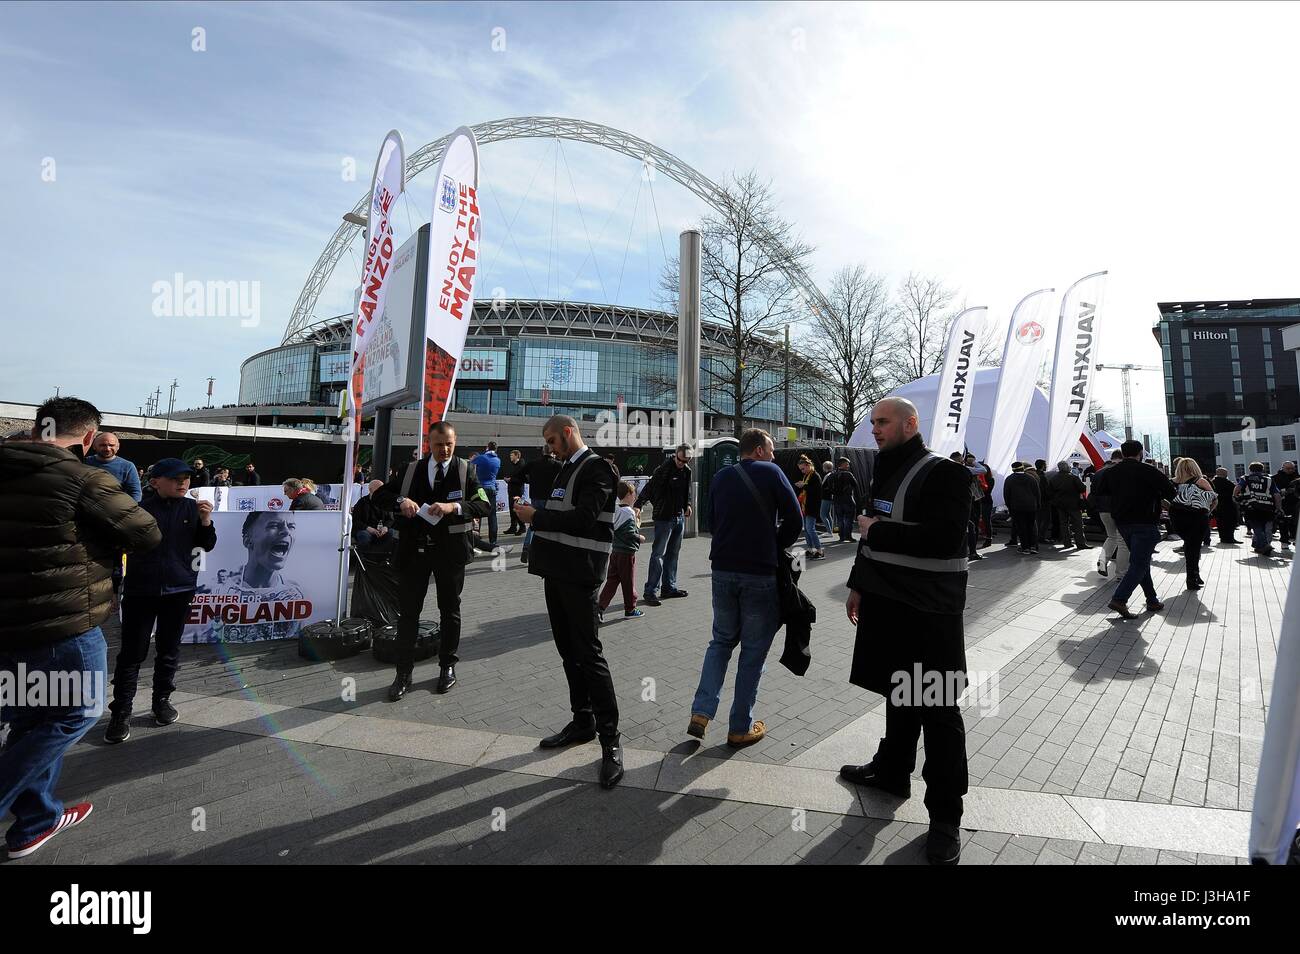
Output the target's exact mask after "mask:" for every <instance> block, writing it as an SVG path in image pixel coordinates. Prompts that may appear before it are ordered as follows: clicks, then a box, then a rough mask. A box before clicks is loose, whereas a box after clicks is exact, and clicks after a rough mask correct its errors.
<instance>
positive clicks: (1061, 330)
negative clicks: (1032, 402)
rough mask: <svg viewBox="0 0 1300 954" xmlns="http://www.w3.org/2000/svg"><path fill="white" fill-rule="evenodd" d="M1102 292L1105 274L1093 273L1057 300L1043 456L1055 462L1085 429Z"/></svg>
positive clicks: (1093, 377)
mask: <svg viewBox="0 0 1300 954" xmlns="http://www.w3.org/2000/svg"><path fill="white" fill-rule="evenodd" d="M1105 291H1106V273H1105V272H1093V273H1092V274H1091V275H1085V276H1084V277H1083V278H1080V279H1079V280H1078V281H1077V282H1075V283H1074V284H1073V285H1071V286H1070V287H1069V288H1067V289H1066V291H1065V295H1064V296H1063V297H1062V298H1061V316H1060V325H1059V326H1058V331H1057V337H1056V358H1055V363H1054V365H1053V368H1052V393H1051V417H1050V423H1049V425H1048V431H1047V450H1048V458H1047V459H1048V462H1049V463H1050V464H1052V465H1053V466H1054V465H1055V463H1056V461H1058V460H1065V458H1066V456H1067V455H1069V454H1071V453H1072V452H1073V451H1074V446H1075V444H1077V443H1078V442H1079V435H1080V434H1083V433H1084V432H1085V431H1087V430H1088V426H1087V425H1088V417H1087V415H1088V402H1089V401H1090V400H1091V399H1092V384H1093V381H1094V380H1095V379H1096V377H1097V368H1096V364H1097V353H1098V352H1097V347H1098V342H1099V340H1100V338H1099V335H1100V331H1101V302H1102V298H1103V296H1104V294H1105Z"/></svg>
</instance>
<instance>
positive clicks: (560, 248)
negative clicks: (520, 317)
mask: <svg viewBox="0 0 1300 954" xmlns="http://www.w3.org/2000/svg"><path fill="white" fill-rule="evenodd" d="M1297 28H1300V6H1296V5H1291V4H1280V3H1279V4H1259V5H1253V4H1248V3H1233V4H1223V5H1220V4H1214V3H1200V4H1181V3H1159V4H1149V5H1147V4H1139V3H1125V4H1106V3H1090V4H1069V3H1054V4H1046V3H1044V4H1038V3H1010V4H981V3H961V4H946V3H906V4H893V3H881V4H851V3H835V4H830V5H820V4H791V3H781V4H772V5H764V4H739V5H732V4H708V3H692V4H683V5H676V4H648V3H647V4H601V3H592V4H581V5H569V4H528V3H520V4H474V5H462V4H455V5H423V4H415V3H402V4H382V3H381V4H346V3H330V4H311V3H296V4H284V5H277V4H257V5H238V4H168V5H145V4H141V5H132V4H125V5H124V4H113V3H96V4H88V5H79V4H40V5H36V4H4V5H0V91H2V92H0V175H2V176H3V182H4V183H5V185H6V186H7V188H6V189H5V191H4V195H5V211H6V212H7V216H6V218H7V220H8V224H9V227H8V228H6V229H4V230H3V231H2V232H0V260H3V261H6V262H9V263H10V265H11V267H12V269H13V271H10V270H9V269H6V274H7V275H8V277H9V282H8V283H7V284H8V285H9V287H10V288H11V289H13V290H14V292H15V300H13V301H12V304H11V306H10V308H9V309H8V310H7V312H6V315H5V317H4V319H3V321H4V322H5V326H6V330H7V331H8V335H7V336H6V338H7V341H8V342H9V346H7V347H5V348H4V349H3V351H2V352H0V374H2V375H3V384H4V386H3V388H0V400H10V401H25V402H37V401H40V400H42V399H43V398H44V397H46V396H48V395H50V394H52V393H54V391H55V388H56V387H58V388H60V389H61V391H62V393H65V394H67V393H75V394H78V395H79V396H82V397H85V398H87V399H89V400H91V401H94V402H95V403H96V404H98V405H99V406H100V407H101V408H102V409H105V410H113V411H122V412H134V411H135V410H136V409H137V408H138V407H139V406H140V405H142V404H143V403H144V402H145V400H146V396H147V395H148V394H149V393H151V392H153V391H154V389H155V388H161V389H162V393H163V402H164V406H165V404H166V400H167V389H168V385H169V384H170V383H171V381H172V380H173V379H175V380H176V381H177V382H178V388H177V399H176V404H177V407H196V406H201V405H203V404H204V403H206V400H207V397H206V390H207V380H208V378H209V377H212V378H215V383H214V402H215V403H217V404H222V403H227V402H233V401H234V400H235V399H236V397H237V393H238V382H239V364H240V362H241V361H242V360H243V359H245V358H247V357H249V356H250V355H252V354H255V353H257V352H259V351H262V350H265V349H267V348H271V347H274V346H276V345H277V344H279V342H280V340H281V337H282V335H283V332H284V328H285V325H286V323H287V321H288V318H289V315H290V314H291V312H292V309H293V305H294V302H295V301H296V299H297V297H298V293H299V291H300V290H301V288H302V285H303V283H304V281H305V280H306V278H307V275H308V274H309V272H310V270H311V268H312V266H313V264H314V263H315V261H316V259H317V257H318V256H319V255H320V253H321V251H322V250H323V249H324V247H325V245H326V243H327V242H328V240H329V238H330V236H331V235H332V234H333V231H334V229H335V227H336V226H337V225H338V223H339V221H340V216H341V215H342V213H343V212H346V211H348V210H350V209H351V207H352V206H353V205H354V204H355V203H356V201H357V199H358V198H359V197H360V196H361V194H362V193H363V192H364V191H365V190H366V188H367V186H368V182H369V176H370V171H371V168H372V167H373V164H374V157H375V154H376V152H377V150H378V148H379V145H380V143H381V141H382V139H383V136H384V134H385V133H386V132H387V131H388V130H389V129H390V128H397V129H398V130H400V131H401V132H402V134H403V136H404V139H405V142H406V148H407V153H408V155H409V154H410V153H412V152H414V151H415V150H416V149H418V148H419V147H420V146H422V145H424V144H425V143H427V142H430V141H432V140H434V139H437V138H438V137H440V136H442V135H444V134H446V133H447V132H450V131H451V130H452V129H454V128H455V127H456V126H459V125H462V124H464V125H472V124H475V123H479V122H484V121H488V120H492V119H499V118H503V117H509V116H528V115H548V116H567V117H573V118H578V119H583V120H588V121H591V122H596V123H602V124H605V125H608V126H612V127H615V128H617V129H622V130H626V131H627V132H630V133H633V134H635V135H637V136H640V137H641V138H643V139H646V140H648V141H650V142H652V143H654V144H655V145H657V146H659V147H661V148H663V149H665V150H667V151H668V152H670V153H672V154H673V155H675V156H677V157H678V158H680V159H682V160H683V161H684V162H686V163H688V164H690V165H691V166H693V167H694V168H695V169H697V170H698V171H699V172H701V173H702V174H703V175H705V176H707V177H709V178H711V179H713V180H715V181H719V180H722V179H724V178H726V177H727V176H728V175H731V174H733V173H740V172H747V171H750V170H753V171H755V172H756V173H758V174H759V175H760V176H761V177H762V178H764V179H766V180H769V181H770V182H771V185H772V189H773V191H774V194H775V195H776V197H777V199H778V201H779V203H780V211H781V213H782V215H784V216H785V217H786V218H787V219H789V220H790V221H792V222H793V223H794V225H795V227H796V230H797V232H798V233H799V234H800V235H801V236H802V237H803V239H804V240H806V241H808V242H810V243H811V244H812V245H813V246H815V248H816V251H815V253H814V255H813V256H812V258H811V260H810V269H809V271H810V274H811V276H812V278H813V280H814V281H815V282H817V283H818V284H819V285H821V286H822V287H823V288H825V287H827V286H828V285H829V281H830V277H831V275H832V274H833V273H834V272H835V271H836V270H837V269H839V268H840V267H843V266H846V265H855V264H862V265H864V266H866V267H867V268H868V269H869V270H871V271H875V272H880V273H882V274H885V275H886V276H888V277H889V278H890V280H891V281H892V282H897V281H898V280H899V279H901V278H902V277H903V276H905V275H906V274H907V273H908V272H909V271H916V272H922V273H927V274H931V275H935V276H937V277H940V278H942V279H943V280H944V281H945V282H947V283H948V284H949V285H950V286H951V287H953V288H954V289H956V290H957V291H958V295H959V298H960V299H961V300H964V301H966V302H967V303H968V304H970V305H979V304H983V305H987V306H989V308H990V316H991V325H990V333H995V332H996V333H998V334H1000V333H1001V331H1000V330H999V328H1002V329H1004V328H1005V326H1006V322H1007V320H1008V319H1009V316H1010V312H1011V309H1012V308H1013V306H1014V304H1015V302H1016V301H1017V300H1019V299H1020V298H1021V297H1022V296H1023V295H1025V294H1027V293H1029V292H1030V291H1033V290H1035V289H1038V288H1043V287H1055V288H1057V289H1058V291H1063V290H1064V289H1065V288H1066V287H1067V286H1068V285H1069V284H1070V283H1071V282H1072V281H1074V280H1075V279H1076V278H1078V277H1080V276H1082V275H1084V274H1086V273H1089V272H1092V271H1096V270H1099V269H1106V270H1108V271H1109V273H1110V283H1109V289H1108V293H1107V298H1106V310H1105V312H1104V315H1103V319H1102V322H1103V323H1102V326H1101V332H1100V358H1101V360H1102V361H1103V362H1106V363H1118V362H1132V363H1138V364H1148V365H1159V363H1160V352H1159V348H1158V346H1157V345H1156V343H1155V339H1154V338H1153V337H1152V334H1151V327H1152V324H1153V323H1154V321H1155V320H1156V317H1157V313H1156V303H1157V302H1160V301H1183V300H1189V301H1191V300H1197V301H1200V300H1217V301H1227V300H1230V299H1246V298H1270V297H1294V296H1297V295H1300V275H1297V273H1296V267H1295V262H1296V260H1297V255H1296V252H1297V248H1296V245H1297V243H1296V239H1295V238H1294V237H1293V236H1294V232H1295V227H1294V223H1295V222H1296V221H1297V219H1300V194H1298V191H1300V179H1298V177H1297V176H1296V175H1295V171H1294V168H1295V157H1296V155H1297V154H1298V153H1300V150H1298V149H1297V145H1298V143H1297V139H1298V138H1300V127H1297V125H1296V123H1295V122H1294V115H1295V103H1296V102H1297V101H1298V97H1297V83H1298V82H1300V80H1297V78H1296V74H1295V72H1294V69H1293V67H1292V63H1293V61H1294V51H1293V48H1294V41H1295V38H1296V36H1297V35H1298V32H1297ZM430 178H431V177H430V176H427V175H426V176H424V177H419V178H416V179H415V180H414V181H413V182H412V183H410V185H409V188H408V192H407V197H406V198H405V199H404V200H403V205H404V212H403V213H399V215H398V216H397V225H398V239H399V241H400V240H402V239H404V238H405V237H406V236H408V235H409V234H410V232H411V230H412V229H413V228H416V227H418V226H419V224H420V223H421V222H423V221H427V219H428V217H429V209H430V208H431V205H432V201H433V199H432V189H433V184H432V182H431V181H425V180H426V179H430ZM482 179H483V183H484V192H485V195H486V203H485V205H484V208H483V214H484V235H485V238H484V252H483V255H484V257H483V266H484V267H483V274H482V275H481V276H480V279H479V280H480V283H481V284H480V285H479V288H480V295H490V294H491V293H492V291H493V290H494V289H501V293H502V294H505V295H506V296H508V297H516V296H518V297H554V298H566V299H571V300H589V301H609V302H617V303H620V304H625V305H641V306H655V307H657V306H659V305H660V304H661V301H660V295H659V292H658V276H659V273H660V271H661V270H662V268H663V265H664V261H665V256H666V255H667V256H671V255H672V254H674V253H675V248H676V242H677V238H676V237H677V235H678V233H679V232H680V231H681V230H682V229H684V228H688V227H691V226H693V225H695V224H696V223H697V222H698V220H699V218H700V217H701V215H703V214H704V213H705V212H707V208H706V207H705V206H704V205H703V203H702V202H701V201H699V200H698V199H696V198H695V197H694V196H693V195H691V194H690V193H689V192H687V190H685V189H684V188H682V187H681V186H680V185H678V184H677V183H675V182H673V181H672V180H671V179H669V178H667V177H666V176H665V175H663V174H662V173H660V174H658V175H655V176H651V177H647V176H645V175H643V170H642V169H641V166H640V164H639V163H638V162H636V161H635V160H633V159H629V158H627V157H625V156H621V155H617V154H615V153H612V152H609V151H606V150H603V149H601V148H599V147H597V146H594V145H589V144H583V143H574V142H561V143H558V144H557V142H556V141H555V140H513V141H506V142H499V143H489V144H486V145H484V147H483V149H482ZM359 246H360V242H359V241H358V242H357V243H356V245H355V248H354V251H353V252H350V253H349V254H348V255H346V256H344V258H343V259H342V260H341V261H340V262H339V264H338V267H337V269H336V270H335V273H334V275H333V276H332V278H331V281H330V283H329V285H328V286H327V287H326V289H325V292H324V294H323V295H322V296H321V300H320V302H319V303H318V306H317V309H316V314H317V315H318V316H319V317H328V316H330V315H334V314H340V313H343V312H345V311H348V310H349V309H350V305H351V289H352V288H353V287H354V286H355V284H356V280H357V275H358V272H359V259H358V257H357V255H356V252H357V251H359ZM177 275H181V276H183V281H186V282H188V281H195V280H197V281H201V282H224V281H235V282H240V283H245V284H243V285H241V286H240V287H241V288H243V289H244V290H245V293H246V296H249V297H246V301H247V302H248V303H249V304H250V306H251V304H252V302H253V300H254V299H252V297H251V295H252V293H253V290H254V289H255V290H256V299H255V300H256V304H257V309H256V313H255V314H253V309H252V308H251V307H250V309H249V310H248V312H247V313H246V314H245V315H242V316H241V315H226V316H222V315H206V316H188V317H186V316H184V315H179V316H178V315H168V314H166V313H165V311H166V309H165V308H163V307H162V305H161V304H160V301H161V300H163V299H167V298H168V297H169V294H170V292H169V290H170V288H171V286H172V285H173V284H175V281H176V278H175V276H177ZM159 283H162V284H161V285H160V284H159ZM160 290H167V292H168V293H167V294H160ZM159 312H163V313H159ZM1096 398H1097V399H1098V400H1100V401H1101V402H1102V403H1104V404H1105V405H1107V406H1109V407H1110V408H1111V409H1113V410H1114V411H1116V412H1118V411H1119V409H1120V406H1121V400H1120V390H1119V375H1118V373H1116V372H1103V373H1102V375H1101V379H1100V383H1099V386H1098V393H1097V395H1096ZM1134 411H1135V419H1136V420H1135V424H1136V429H1137V430H1138V431H1139V432H1148V433H1152V434H1155V435H1161V434H1163V433H1164V431H1165V418H1164V407H1163V380H1162V377H1161V375H1160V374H1159V373H1158V372H1144V373H1137V374H1135V375H1134Z"/></svg>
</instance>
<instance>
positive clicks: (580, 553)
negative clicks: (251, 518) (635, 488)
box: [528, 449, 617, 585]
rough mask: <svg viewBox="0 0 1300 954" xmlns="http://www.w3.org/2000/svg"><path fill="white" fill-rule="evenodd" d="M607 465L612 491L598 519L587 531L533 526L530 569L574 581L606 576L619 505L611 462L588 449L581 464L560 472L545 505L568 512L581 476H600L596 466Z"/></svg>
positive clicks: (546, 509) (592, 580)
mask: <svg viewBox="0 0 1300 954" xmlns="http://www.w3.org/2000/svg"><path fill="white" fill-rule="evenodd" d="M601 467H604V468H605V469H606V471H608V472H609V476H610V481H611V482H610V488H609V495H608V497H607V498H606V500H605V505H604V507H603V508H602V510H601V512H600V513H598V514H596V521H595V523H594V524H592V525H591V527H590V528H589V529H588V530H587V532H585V533H583V534H575V533H569V532H567V531H562V530H542V529H534V530H533V543H532V551H533V552H532V556H531V558H530V559H529V561H528V571H529V572H530V573H535V574H537V575H539V576H544V577H553V578H555V579H559V580H566V581H569V582H573V583H584V584H587V583H590V584H592V585H596V584H599V583H600V582H601V581H602V580H604V578H605V570H606V568H607V566H608V564H609V554H610V553H611V552H612V551H613V549H614V508H615V506H616V505H617V501H616V500H615V497H616V496H617V489H616V487H617V481H615V480H614V479H613V472H612V471H609V464H608V463H606V462H605V461H604V460H602V459H601V458H600V457H598V456H597V455H596V454H595V453H594V452H593V451H591V450H590V449H588V451H587V453H586V455H585V456H583V457H582V458H581V459H580V460H579V461H578V463H577V464H575V465H573V466H572V467H571V468H568V471H569V472H568V474H565V473H564V472H563V471H561V472H560V475H559V476H560V478H561V479H557V480H556V484H555V487H554V489H552V491H551V496H550V497H549V498H548V499H547V500H546V506H545V507H544V508H543V510H544V512H546V513H567V512H572V511H573V510H574V509H576V508H575V505H574V500H575V497H576V495H577V493H578V484H579V479H580V478H583V479H584V481H585V480H590V479H593V478H595V477H596V469H597V468H601Z"/></svg>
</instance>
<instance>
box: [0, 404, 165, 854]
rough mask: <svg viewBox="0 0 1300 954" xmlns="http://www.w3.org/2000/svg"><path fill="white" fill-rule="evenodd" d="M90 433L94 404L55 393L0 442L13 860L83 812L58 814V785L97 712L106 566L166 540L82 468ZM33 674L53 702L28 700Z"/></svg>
mask: <svg viewBox="0 0 1300 954" xmlns="http://www.w3.org/2000/svg"><path fill="white" fill-rule="evenodd" d="M98 426H99V411H97V410H96V409H95V407H94V405H92V404H89V403H87V402H85V401H82V400H79V399H77V398H73V397H60V398H52V399H51V400H49V401H46V402H45V403H44V404H43V405H41V407H40V408H39V409H38V410H37V412H36V423H35V425H34V426H33V427H32V439H31V440H30V441H26V442H14V441H10V442H8V443H6V444H4V445H3V446H0V675H3V676H4V678H5V680H6V681H8V682H10V685H16V686H20V687H24V688H23V689H21V690H20V692H19V698H18V699H16V700H14V702H16V704H14V705H12V706H8V705H7V706H6V709H5V718H6V719H7V720H8V721H9V722H10V724H11V726H12V728H11V729H10V733H9V740H8V744H7V746H6V748H5V750H4V752H3V753H0V818H3V817H5V816H6V815H7V814H8V813H9V812H10V811H12V812H13V813H14V816H15V818H16V821H15V822H14V824H13V825H12V826H11V827H10V828H9V830H8V831H7V832H6V833H5V842H6V844H7V846H8V849H9V857H10V858H23V857H26V856H27V855H30V854H31V853H32V852H34V851H36V850H38V849H39V848H41V847H42V846H43V845H44V844H45V843H46V842H47V841H49V840H50V839H51V838H53V837H54V836H55V835H56V834H58V833H59V832H60V831H63V830H64V829H66V828H70V827H72V826H73V825H77V824H79V823H80V822H81V821H82V820H83V819H85V817H86V816H87V815H88V814H89V813H90V810H91V805H90V803H89V802H82V803H80V804H77V805H71V806H68V807H67V809H66V810H65V808H64V806H63V803H62V802H60V801H59V800H58V799H57V798H55V796H54V789H55V786H56V785H57V784H58V780H59V771H60V769H61V768H62V763H63V755H64V753H65V752H66V751H67V750H68V749H69V748H71V747H72V745H73V744H74V743H76V741H77V740H78V739H80V738H81V737H82V736H83V735H85V734H86V732H87V731H89V729H90V727H91V726H92V725H94V724H95V721H96V719H98V717H99V714H100V713H101V712H102V711H103V704H104V690H105V683H106V681H107V675H108V674H107V668H108V659H107V647H106V646H105V644H104V634H103V633H102V632H100V629H99V624H100V623H102V622H103V621H104V620H105V619H107V618H108V615H109V607H110V605H111V602H112V596H113V582H112V581H113V565H114V564H115V563H116V562H117V560H118V559H119V556H118V554H119V553H121V552H122V551H123V550H126V551H127V552H138V551H143V550H151V549H153V548H154V547H156V546H157V545H158V543H159V542H160V540H161V539H162V536H161V534H160V533H159V532H158V524H157V522H156V521H155V520H154V518H153V517H151V516H149V514H147V513H145V511H144V510H142V509H141V508H140V506H139V504H137V503H136V502H135V501H134V500H133V499H131V496H130V495H129V494H127V493H124V492H123V490H122V486H121V484H120V483H118V481H117V478H115V477H114V476H113V475H112V474H110V473H109V472H108V471H106V470H102V469H100V468H98V467H91V466H89V465H87V464H85V463H83V461H84V459H85V455H86V453H87V452H88V451H89V450H90V447H91V444H92V442H93V441H94V439H95V430H96V428H97V427H98ZM19 667H22V668H21V669H20V668H19ZM20 672H22V673H25V678H24V679H22V680H21V682H20V681H19V677H18V673H20ZM38 674H39V675H40V676H42V677H43V678H44V681H45V683H46V684H47V685H48V686H50V688H51V691H52V692H53V693H54V695H55V696H56V698H40V699H36V698H32V699H28V698H27V697H26V692H25V686H27V685H30V684H31V682H32V678H33V676H36V675H38ZM56 688H57V691H55V690H56ZM7 701H8V700H7Z"/></svg>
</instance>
